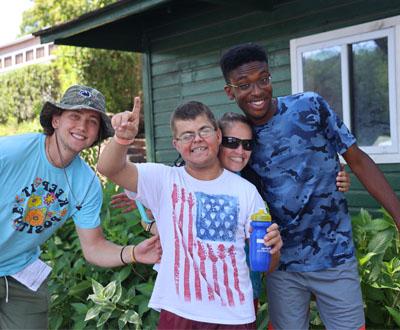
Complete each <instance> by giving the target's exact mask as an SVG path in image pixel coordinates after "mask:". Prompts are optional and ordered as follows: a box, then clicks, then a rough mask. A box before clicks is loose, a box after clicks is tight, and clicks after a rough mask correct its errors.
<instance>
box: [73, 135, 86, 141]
mask: <svg viewBox="0 0 400 330" xmlns="http://www.w3.org/2000/svg"><path fill="white" fill-rule="evenodd" d="M71 135H72V136H73V137H74V138H75V139H78V140H84V139H85V137H84V136H83V135H80V134H76V133H72V134H71Z"/></svg>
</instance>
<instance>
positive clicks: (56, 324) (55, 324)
mask: <svg viewBox="0 0 400 330" xmlns="http://www.w3.org/2000/svg"><path fill="white" fill-rule="evenodd" d="M62 322H63V317H62V315H57V316H55V317H54V318H50V328H51V329H54V330H58V329H60V327H61V324H62Z"/></svg>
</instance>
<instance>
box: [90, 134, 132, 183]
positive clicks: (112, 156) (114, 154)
mask: <svg viewBox="0 0 400 330" xmlns="http://www.w3.org/2000/svg"><path fill="white" fill-rule="evenodd" d="M127 152H128V146H126V145H121V144H119V143H117V142H115V140H114V138H112V139H110V141H109V143H107V144H106V146H105V147H104V149H103V151H102V152H101V154H100V156H99V161H98V162H97V169H98V171H99V172H100V173H101V174H103V175H105V176H106V177H108V178H112V177H113V176H115V175H117V174H118V173H119V172H121V171H122V170H123V169H124V167H125V166H126V157H127Z"/></svg>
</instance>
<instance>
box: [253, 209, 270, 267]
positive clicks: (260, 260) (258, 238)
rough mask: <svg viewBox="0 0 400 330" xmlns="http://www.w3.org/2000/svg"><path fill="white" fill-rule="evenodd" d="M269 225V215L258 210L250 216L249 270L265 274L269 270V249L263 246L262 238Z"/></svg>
mask: <svg viewBox="0 0 400 330" xmlns="http://www.w3.org/2000/svg"><path fill="white" fill-rule="evenodd" d="M270 225H271V215H270V214H269V213H267V212H265V210H263V209H260V210H258V212H256V213H254V214H252V215H251V227H252V228H253V231H252V232H251V234H250V269H251V270H252V271H255V272H266V271H268V270H269V263H270V260H271V255H270V253H269V251H270V250H271V247H269V246H266V245H265V244H264V236H265V234H266V233H267V228H268V227H269V226H270Z"/></svg>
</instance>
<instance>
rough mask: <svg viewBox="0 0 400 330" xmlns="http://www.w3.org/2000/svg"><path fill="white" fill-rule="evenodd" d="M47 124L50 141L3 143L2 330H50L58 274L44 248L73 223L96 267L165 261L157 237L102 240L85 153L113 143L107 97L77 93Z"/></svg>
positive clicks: (51, 110) (97, 191) (30, 137)
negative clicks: (51, 282) (52, 285)
mask: <svg viewBox="0 0 400 330" xmlns="http://www.w3.org/2000/svg"><path fill="white" fill-rule="evenodd" d="M40 123H41V125H42V127H43V129H44V134H43V133H31V134H23V135H16V136H5V137H1V138H0V196H1V198H0V232H1V235H0V251H1V253H0V329H14V328H15V329H28V328H29V329H46V328H48V320H47V313H48V301H49V293H48V290H47V282H48V275H49V273H50V271H51V268H50V267H49V266H47V265H46V264H45V263H44V262H42V261H41V260H40V259H39V256H40V245H41V244H42V243H44V242H45V241H46V240H47V239H48V238H49V237H50V236H51V235H52V234H53V232H54V231H56V230H57V229H58V228H59V227H61V226H62V225H63V224H64V223H65V221H66V220H67V219H69V218H72V220H73V221H74V222H75V226H76V230H77V233H78V236H79V239H80V243H81V246H82V250H83V254H84V256H85V258H86V259H87V261H89V262H90V263H93V264H96V265H98V266H102V267H118V266H123V265H127V264H129V263H133V262H136V261H137V262H142V263H150V264H153V263H155V262H158V261H159V258H160V254H161V247H160V244H159V240H158V237H155V238H151V239H148V240H145V241H143V242H141V243H140V244H138V245H137V246H134V245H128V246H119V245H116V244H114V243H112V242H109V241H107V240H106V239H105V238H104V236H103V233H102V229H101V226H100V217H99V214H100V209H101V204H102V190H101V185H100V182H99V180H98V178H97V176H96V174H95V173H94V171H93V170H92V169H91V168H90V167H89V166H88V165H87V164H86V163H85V161H84V160H83V159H82V158H81V157H80V156H79V153H80V152H81V151H82V150H83V149H86V148H89V147H91V146H92V145H94V144H95V143H97V142H100V141H101V140H103V139H105V138H107V137H110V136H112V135H113V130H112V128H111V122H110V119H109V118H108V116H107V115H106V104H105V99H104V96H103V95H102V94H101V93H100V92H99V91H97V90H96V89H94V88H91V87H87V86H79V85H75V86H72V87H70V88H68V90H67V91H66V92H65V94H64V96H63V98H62V99H61V102H60V103H56V102H46V103H45V104H44V107H43V109H42V112H41V114H40ZM28 311H29V313H27V312H28Z"/></svg>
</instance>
